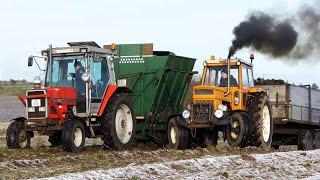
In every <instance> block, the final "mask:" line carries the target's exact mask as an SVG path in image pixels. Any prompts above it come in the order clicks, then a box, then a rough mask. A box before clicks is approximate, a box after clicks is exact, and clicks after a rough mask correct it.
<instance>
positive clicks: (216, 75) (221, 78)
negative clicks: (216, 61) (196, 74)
mask: <svg viewBox="0 0 320 180" xmlns="http://www.w3.org/2000/svg"><path fill="white" fill-rule="evenodd" d="M204 73H205V76H204V81H203V82H204V85H211V86H220V87H227V86H228V67H227V66H218V67H207V69H206V72H204ZM230 85H231V86H238V66H231V68H230Z"/></svg>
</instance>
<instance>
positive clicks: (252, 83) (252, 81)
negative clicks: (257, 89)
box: [248, 68, 254, 87]
mask: <svg viewBox="0 0 320 180" xmlns="http://www.w3.org/2000/svg"><path fill="white" fill-rule="evenodd" d="M248 75H249V84H250V87H254V78H253V71H252V69H251V68H249V69H248Z"/></svg>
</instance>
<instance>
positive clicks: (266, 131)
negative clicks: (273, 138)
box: [262, 106, 271, 142]
mask: <svg viewBox="0 0 320 180" xmlns="http://www.w3.org/2000/svg"><path fill="white" fill-rule="evenodd" d="M270 125H271V117H270V111H269V108H268V106H264V108H263V112H262V136H263V140H264V142H268V141H269V139H270V131H271V126H270Z"/></svg>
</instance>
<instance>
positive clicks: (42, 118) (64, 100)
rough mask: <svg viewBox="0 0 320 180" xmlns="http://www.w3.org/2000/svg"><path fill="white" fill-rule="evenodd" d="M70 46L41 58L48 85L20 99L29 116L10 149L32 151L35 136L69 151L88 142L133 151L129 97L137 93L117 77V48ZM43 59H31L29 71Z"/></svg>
mask: <svg viewBox="0 0 320 180" xmlns="http://www.w3.org/2000/svg"><path fill="white" fill-rule="evenodd" d="M68 45H69V46H68V47H62V48H52V46H49V48H48V49H46V50H43V51H42V56H41V57H37V58H43V59H44V60H45V62H46V70H45V80H44V86H42V87H41V86H35V87H34V88H33V89H30V90H27V91H26V94H25V95H24V96H19V99H20V100H21V102H22V103H23V104H24V106H25V108H26V117H25V118H24V117H21V118H16V119H14V120H12V122H11V124H10V125H9V127H8V129H7V135H6V140H7V146H8V148H25V147H28V146H30V140H31V138H32V137H33V136H34V132H38V133H39V134H40V135H47V136H49V142H50V143H51V146H59V145H62V147H63V149H64V150H66V151H69V152H80V151H82V150H83V149H84V145H85V138H102V140H103V141H104V144H105V145H106V147H109V148H115V149H127V148H130V147H132V145H133V142H134V141H135V138H136V132H135V131H136V118H135V115H134V112H133V107H132V105H131V102H130V101H129V100H128V98H127V96H128V94H130V93H131V90H130V89H129V88H128V87H127V86H126V83H125V81H120V82H117V81H116V78H115V70H114V67H113V62H112V61H113V57H114V56H115V55H116V51H115V45H112V47H111V48H110V49H103V48H101V47H100V46H99V45H97V44H96V43H94V42H74V43H68ZM37 58H36V57H35V56H30V57H29V59H28V66H32V65H33V62H34V61H35V62H36V63H37ZM37 65H38V63H37Z"/></svg>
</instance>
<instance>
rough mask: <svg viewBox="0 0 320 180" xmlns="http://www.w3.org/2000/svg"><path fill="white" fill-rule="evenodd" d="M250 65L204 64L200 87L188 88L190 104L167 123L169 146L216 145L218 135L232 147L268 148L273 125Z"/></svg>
mask: <svg viewBox="0 0 320 180" xmlns="http://www.w3.org/2000/svg"><path fill="white" fill-rule="evenodd" d="M250 59H251V63H249V62H245V61H243V60H240V59H237V58H236V59H227V60H222V59H215V58H214V56H212V57H211V58H210V59H208V60H206V61H205V62H204V69H203V74H202V78H201V82H200V85H197V86H194V87H193V88H192V102H191V103H190V105H189V106H188V108H187V109H186V110H184V111H183V112H182V115H181V116H180V117H174V118H173V119H172V120H171V121H170V122H169V124H168V141H169V145H170V146H171V147H173V148H177V149H186V148H189V147H191V145H192V144H193V145H194V144H195V145H201V146H202V145H207V144H208V143H210V144H213V145H216V144H217V140H218V132H219V131H221V132H223V134H224V139H225V140H227V141H228V143H229V144H230V145H231V146H234V147H246V146H258V147H263V148H268V147H271V142H272V135H273V123H272V117H271V116H272V113H271V107H270V103H269V100H268V96H267V93H266V92H265V91H263V90H262V89H261V88H257V87H255V86H254V78H253V65H252V60H253V59H254V55H253V54H251V55H250Z"/></svg>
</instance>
